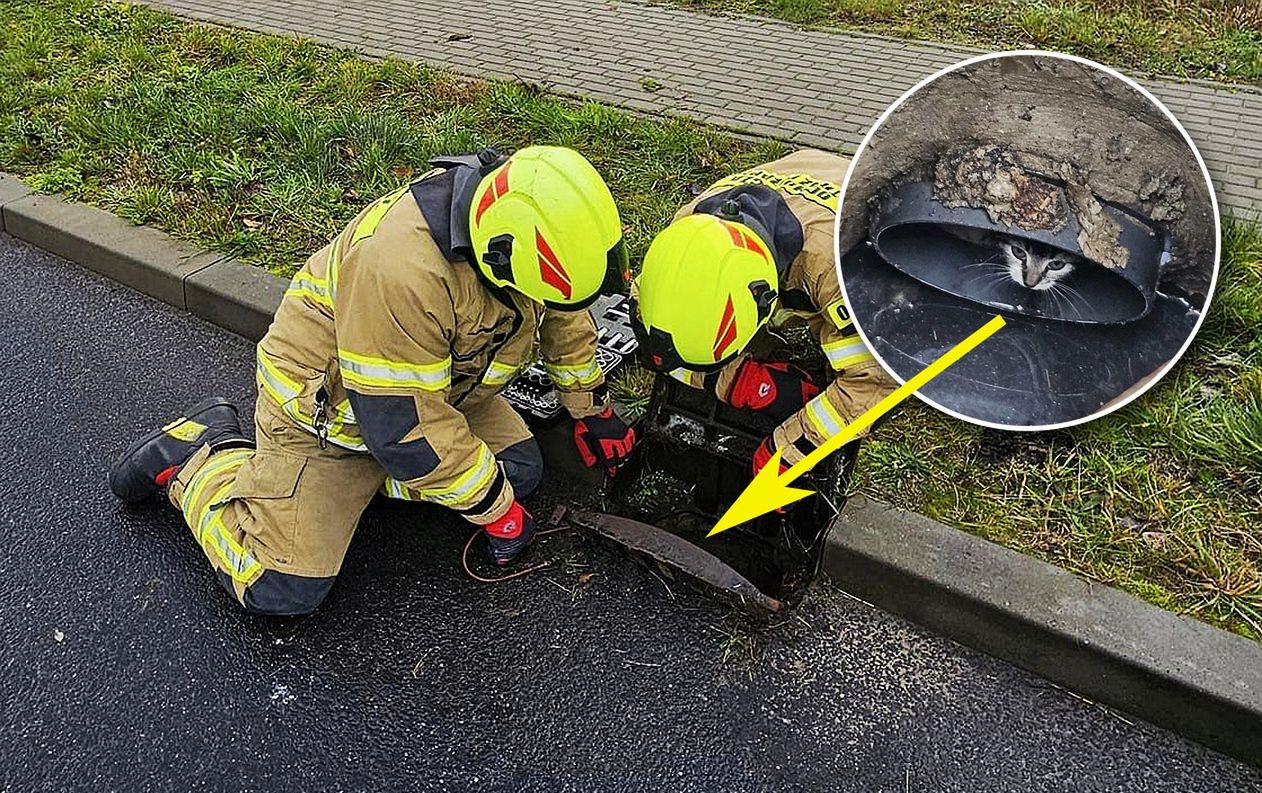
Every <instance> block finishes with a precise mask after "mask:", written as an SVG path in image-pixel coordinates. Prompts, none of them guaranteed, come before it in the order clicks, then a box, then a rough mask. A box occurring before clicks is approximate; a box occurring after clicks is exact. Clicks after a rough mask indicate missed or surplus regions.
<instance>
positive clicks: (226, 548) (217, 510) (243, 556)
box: [197, 482, 263, 585]
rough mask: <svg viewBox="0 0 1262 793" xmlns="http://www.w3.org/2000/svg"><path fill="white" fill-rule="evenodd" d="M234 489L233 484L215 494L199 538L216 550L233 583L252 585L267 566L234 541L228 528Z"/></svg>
mask: <svg viewBox="0 0 1262 793" xmlns="http://www.w3.org/2000/svg"><path fill="white" fill-rule="evenodd" d="M230 490H232V483H231V482H229V483H228V484H226V485H224V486H223V487H221V488H220V489H219V490H218V491H216V492H215V495H214V497H212V498H211V500H210V504H209V505H208V506H207V508H206V511H205V514H204V515H203V516H202V519H201V520H200V521H199V523H198V527H197V537H198V541H199V542H200V543H201V544H202V547H204V548H207V549H209V550H212V551H214V553H215V555H216V556H218V557H219V561H220V563H221V565H222V567H223V569H224V571H225V572H226V573H227V574H228V575H230V576H232V578H233V580H235V581H240V582H241V583H243V584H247V585H248V584H251V583H253V582H254V579H255V578H258V576H259V575H261V574H262V572H263V565H261V564H259V562H258V560H257V559H255V558H254V556H253V555H251V554H250V552H249V551H247V550H246V549H245V548H244V547H243V546H242V545H241V544H240V543H238V542H237V541H236V540H235V539H233V537H232V536H231V535H230V534H229V533H228V531H227V527H225V526H224V523H223V508H224V506H225V505H226V504H227V501H226V500H225V499H227V498H228V492H229V491H230Z"/></svg>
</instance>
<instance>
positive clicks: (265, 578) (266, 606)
mask: <svg viewBox="0 0 1262 793" xmlns="http://www.w3.org/2000/svg"><path fill="white" fill-rule="evenodd" d="M334 580H335V579H334V578H333V577H332V576H330V577H328V578H310V577H308V576H302V575H292V574H290V573H278V572H276V571H275V570H267V571H265V572H264V573H263V575H261V576H259V579H258V580H257V581H255V582H254V583H253V584H251V585H250V586H248V587H246V590H245V603H244V605H245V608H246V610H247V611H251V612H253V613H255V614H268V615H271V616H276V617H283V616H293V615H297V614H310V613H311V612H313V611H315V610H316V608H317V607H319V605H320V604H321V603H323V602H324V598H325V596H327V595H328V594H329V590H330V589H332V588H333V581H334ZM219 583H221V584H223V585H224V588H225V589H227V590H228V591H229V592H233V591H234V589H233V586H232V579H231V578H230V577H229V576H228V574H227V573H223V572H220V573H219Z"/></svg>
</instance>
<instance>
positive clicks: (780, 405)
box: [727, 359, 819, 422]
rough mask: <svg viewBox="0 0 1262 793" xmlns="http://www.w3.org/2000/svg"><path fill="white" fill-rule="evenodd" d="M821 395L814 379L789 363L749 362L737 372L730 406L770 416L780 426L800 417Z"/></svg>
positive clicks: (729, 394)
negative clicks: (814, 399) (817, 395)
mask: <svg viewBox="0 0 1262 793" xmlns="http://www.w3.org/2000/svg"><path fill="white" fill-rule="evenodd" d="M818 393H819V386H817V385H815V383H814V382H813V381H812V380H811V378H810V375H808V374H807V373H806V372H803V371H802V370H801V369H799V368H797V367H796V366H791V365H789V364H787V363H762V362H761V361H755V360H752V359H747V360H746V361H745V362H744V363H742V364H741V368H740V369H738V370H737V371H736V379H735V380H733V381H732V387H731V388H730V389H728V392H727V403H728V404H729V405H731V406H732V407H734V408H748V409H749V410H756V411H759V412H761V413H766V414H767V415H768V416H770V417H771V418H772V419H773V420H775V421H776V422H781V421H784V420H785V419H787V418H789V417H790V416H792V415H793V414H794V413H797V412H798V411H799V410H801V409H802V408H803V407H805V406H806V403H807V402H810V401H811V399H812V398H814V397H815V395H816V394H818Z"/></svg>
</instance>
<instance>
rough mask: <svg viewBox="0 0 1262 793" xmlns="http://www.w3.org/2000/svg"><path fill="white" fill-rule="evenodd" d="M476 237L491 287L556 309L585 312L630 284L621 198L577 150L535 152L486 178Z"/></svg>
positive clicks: (476, 202) (479, 195) (472, 210)
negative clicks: (599, 299)
mask: <svg viewBox="0 0 1262 793" xmlns="http://www.w3.org/2000/svg"><path fill="white" fill-rule="evenodd" d="M469 237H470V241H471V242H472V245H473V251H474V256H475V258H476V260H477V265H478V268H479V269H480V270H481V272H482V274H483V275H484V276H486V278H487V280H489V281H490V282H491V283H493V284H495V285H497V286H502V287H510V288H512V289H516V290H517V291H519V292H521V293H522V294H524V295H526V296H527V297H529V298H531V299H533V300H536V301H538V302H540V303H544V304H546V305H548V306H552V307H554V308H561V309H578V308H583V307H585V306H587V305H589V304H590V303H591V302H592V301H593V300H595V299H596V297H597V295H599V294H600V292H601V290H602V287H604V288H605V289H607V290H620V289H624V288H625V287H626V284H627V282H628V280H629V270H628V269H627V258H626V252H625V248H624V246H623V242H622V221H621V219H620V218H619V217H618V208H617V207H616V206H615V205H614V200H613V196H612V195H611V194H610V193H609V188H608V187H607V186H606V185H605V182H604V180H603V179H601V178H600V174H599V173H597V172H596V169H595V168H594V167H593V166H592V164H591V163H590V162H588V161H587V160H586V159H585V158H584V157H583V155H581V154H579V153H578V152H576V151H574V150H573V149H567V148H563V147H560V146H529V147H527V148H524V149H521V150H520V151H518V152H516V153H515V154H513V155H512V156H511V157H509V158H508V160H507V161H505V162H504V164H503V165H501V166H499V167H498V168H496V169H495V170H493V171H491V172H490V173H488V174H487V175H486V176H484V177H483V178H482V180H481V181H480V182H479V183H478V186H477V188H476V190H474V194H473V202H472V204H471V205H470V207H469Z"/></svg>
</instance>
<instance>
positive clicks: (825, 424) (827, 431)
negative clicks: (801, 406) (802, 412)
mask: <svg viewBox="0 0 1262 793" xmlns="http://www.w3.org/2000/svg"><path fill="white" fill-rule="evenodd" d="M806 417H807V418H808V419H810V421H811V424H812V425H814V427H815V430H816V431H817V432H818V433H819V434H820V435H822V436H824V437H825V438H831V437H832V436H833V435H836V434H837V433H839V432H841V428H842V427H844V426H845V425H846V422H844V421H842V419H841V415H840V414H838V413H837V409H836V408H835V407H833V403H831V402H829V401H828V395H827V394H820V395H819V396H817V397H815V398H814V399H812V400H811V401H810V402H807V403H806Z"/></svg>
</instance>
